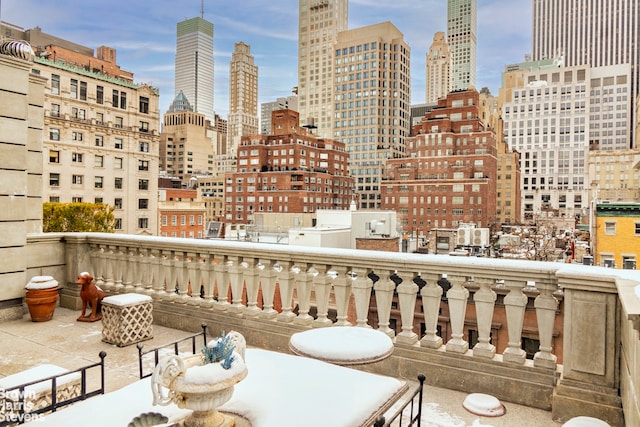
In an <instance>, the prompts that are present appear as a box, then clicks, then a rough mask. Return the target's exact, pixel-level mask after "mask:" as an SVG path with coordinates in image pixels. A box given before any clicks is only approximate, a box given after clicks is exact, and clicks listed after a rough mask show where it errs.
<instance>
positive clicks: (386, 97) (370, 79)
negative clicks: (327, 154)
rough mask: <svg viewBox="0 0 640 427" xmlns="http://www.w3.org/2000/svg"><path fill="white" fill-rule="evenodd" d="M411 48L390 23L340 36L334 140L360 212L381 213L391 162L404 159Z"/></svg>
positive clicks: (337, 55)
mask: <svg viewBox="0 0 640 427" xmlns="http://www.w3.org/2000/svg"><path fill="white" fill-rule="evenodd" d="M410 67H411V65H410V48H409V45H407V43H406V42H405V41H404V36H403V34H402V33H401V32H400V30H398V28H396V27H395V26H394V25H393V24H392V23H391V22H388V21H387V22H382V23H380V24H374V25H368V26H366V27H360V28H355V29H352V30H348V31H343V32H341V33H340V34H338V41H337V42H336V44H335V53H334V81H335V93H334V95H335V100H334V101H333V102H332V103H331V104H330V105H333V108H334V111H333V112H334V113H335V119H334V123H333V139H336V140H339V141H342V142H344V143H345V144H346V147H347V151H348V152H349V168H350V171H351V174H352V175H353V176H354V177H356V193H357V194H358V196H359V197H360V203H359V204H360V207H361V208H363V209H364V208H367V209H377V208H380V197H381V195H380V181H381V178H382V169H383V167H384V163H385V161H386V160H387V159H392V158H399V157H403V156H404V153H405V139H406V138H407V136H408V135H409V127H410V120H411V115H410V109H411V105H410V96H411V95H410V91H411V87H410V85H411V84H410V82H411V71H410Z"/></svg>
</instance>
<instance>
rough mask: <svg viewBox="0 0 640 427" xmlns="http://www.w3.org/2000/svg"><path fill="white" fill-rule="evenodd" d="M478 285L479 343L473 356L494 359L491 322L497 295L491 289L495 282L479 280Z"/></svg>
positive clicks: (474, 348) (477, 316)
mask: <svg viewBox="0 0 640 427" xmlns="http://www.w3.org/2000/svg"><path fill="white" fill-rule="evenodd" d="M476 283H477V284H478V285H479V286H480V289H479V290H478V291H476V293H475V294H474V296H473V301H474V302H475V306H476V319H477V321H478V342H477V343H476V345H474V346H473V356H474V357H483V358H487V359H493V357H494V356H495V355H496V346H494V345H493V344H491V322H492V321H493V311H494V308H495V305H496V293H495V292H494V291H493V289H491V285H492V284H493V283H494V281H493V280H492V279H489V278H478V279H477V280H476Z"/></svg>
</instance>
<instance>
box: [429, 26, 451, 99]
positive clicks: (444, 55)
mask: <svg viewBox="0 0 640 427" xmlns="http://www.w3.org/2000/svg"><path fill="white" fill-rule="evenodd" d="M450 90H451V51H450V50H449V45H448V44H447V40H446V38H445V35H444V33H443V32H442V31H439V32H437V33H435V34H434V36H433V43H431V46H430V47H429V52H427V84H426V97H425V102H426V103H427V104H437V103H438V98H443V97H445V96H447V94H448V93H449V91H450Z"/></svg>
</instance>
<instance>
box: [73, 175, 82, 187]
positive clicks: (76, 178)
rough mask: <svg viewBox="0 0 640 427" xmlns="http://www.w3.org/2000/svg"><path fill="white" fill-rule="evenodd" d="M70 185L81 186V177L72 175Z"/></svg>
mask: <svg viewBox="0 0 640 427" xmlns="http://www.w3.org/2000/svg"><path fill="white" fill-rule="evenodd" d="M71 183H72V184H76V185H82V175H72V176H71Z"/></svg>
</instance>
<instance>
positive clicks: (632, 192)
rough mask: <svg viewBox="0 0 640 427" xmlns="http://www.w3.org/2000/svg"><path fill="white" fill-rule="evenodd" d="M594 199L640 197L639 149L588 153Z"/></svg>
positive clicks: (631, 199)
mask: <svg viewBox="0 0 640 427" xmlns="http://www.w3.org/2000/svg"><path fill="white" fill-rule="evenodd" d="M588 168H589V179H590V182H589V187H590V189H591V200H593V201H595V202H596V203H602V201H603V200H608V201H611V202H634V201H638V200H640V149H638V148H635V149H631V150H606V151H605V150H599V151H590V152H589V162H588Z"/></svg>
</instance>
